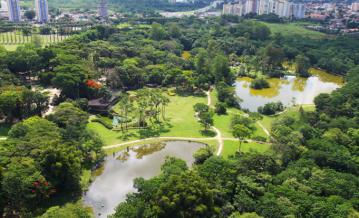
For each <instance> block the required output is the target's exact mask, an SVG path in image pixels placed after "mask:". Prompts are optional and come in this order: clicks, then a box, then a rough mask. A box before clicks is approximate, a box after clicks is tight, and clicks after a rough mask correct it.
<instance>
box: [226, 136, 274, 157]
mask: <svg viewBox="0 0 359 218" xmlns="http://www.w3.org/2000/svg"><path fill="white" fill-rule="evenodd" d="M238 148H239V142H238V141H233V140H225V141H224V147H223V151H222V156H223V157H224V158H227V157H228V156H229V155H233V154H235V153H236V151H237V150H238ZM269 149H270V144H259V143H256V142H248V143H245V142H242V148H241V150H242V151H243V152H249V151H251V150H253V151H257V152H260V153H264V152H266V151H268V150H269Z"/></svg>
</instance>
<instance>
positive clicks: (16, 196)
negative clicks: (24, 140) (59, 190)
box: [1, 157, 52, 212]
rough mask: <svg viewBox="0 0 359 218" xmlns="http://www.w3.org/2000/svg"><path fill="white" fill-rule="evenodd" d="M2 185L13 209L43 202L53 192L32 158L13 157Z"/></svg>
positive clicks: (19, 209)
mask: <svg viewBox="0 0 359 218" xmlns="http://www.w3.org/2000/svg"><path fill="white" fill-rule="evenodd" d="M1 186H2V189H3V191H4V196H5V199H6V200H7V202H8V207H9V208H10V209H11V210H14V211H16V212H20V211H21V210H22V209H23V208H33V207H35V206H37V204H38V203H43V201H44V200H46V199H47V198H48V197H49V196H50V194H51V193H52V188H51V184H50V183H49V182H48V181H47V180H46V179H45V177H43V176H42V175H41V172H40V171H39V170H38V169H36V167H35V161H34V160H33V159H31V158H26V157H24V158H16V157H14V158H12V160H11V162H10V163H9V164H8V165H7V169H6V171H5V172H4V173H3V179H2V181H1Z"/></svg>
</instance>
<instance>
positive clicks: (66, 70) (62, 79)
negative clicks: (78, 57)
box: [52, 64, 87, 99]
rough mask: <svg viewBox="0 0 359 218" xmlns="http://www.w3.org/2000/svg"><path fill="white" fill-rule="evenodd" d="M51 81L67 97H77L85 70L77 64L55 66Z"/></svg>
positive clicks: (83, 81) (84, 78)
mask: <svg viewBox="0 0 359 218" xmlns="http://www.w3.org/2000/svg"><path fill="white" fill-rule="evenodd" d="M54 70H55V77H54V78H53V79H52V83H53V84H54V86H55V87H56V88H59V89H61V91H62V94H63V95H65V96H66V97H69V98H74V99H76V98H79V97H80V89H81V88H83V87H84V83H85V80H86V77H87V75H86V70H85V69H84V67H83V66H81V65H78V64H65V65H60V66H57V67H56V68H55V69H54Z"/></svg>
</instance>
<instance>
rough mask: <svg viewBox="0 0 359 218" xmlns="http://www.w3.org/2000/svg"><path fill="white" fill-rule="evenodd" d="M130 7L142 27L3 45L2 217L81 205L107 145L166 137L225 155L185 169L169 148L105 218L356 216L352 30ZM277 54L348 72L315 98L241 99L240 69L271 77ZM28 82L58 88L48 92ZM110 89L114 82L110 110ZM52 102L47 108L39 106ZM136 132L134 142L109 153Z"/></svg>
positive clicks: (280, 70) (358, 80)
mask: <svg viewBox="0 0 359 218" xmlns="http://www.w3.org/2000/svg"><path fill="white" fill-rule="evenodd" d="M131 19H132V18H131ZM133 19H135V21H136V22H138V23H145V24H146V25H151V28H142V27H136V26H133V28H122V29H121V31H118V26H111V25H109V26H106V25H104V26H102V25H99V26H96V27H93V28H91V29H90V30H88V31H85V32H82V33H80V34H78V35H76V36H74V37H70V38H69V39H68V40H65V41H64V42H62V43H56V44H51V45H50V46H47V47H45V48H44V47H41V46H39V43H38V42H37V41H34V42H33V43H31V44H27V45H25V46H19V47H18V48H16V50H15V51H7V50H6V49H3V48H0V66H1V68H0V78H1V80H0V117H1V120H4V121H5V122H6V123H7V124H8V125H12V127H11V129H10V131H9V132H8V134H7V135H8V136H7V139H5V140H1V142H0V169H1V170H0V214H1V215H3V214H6V215H8V216H19V217H36V216H40V215H41V214H43V213H45V212H46V213H45V215H44V216H45V217H51V216H55V217H56V216H60V215H59V214H64V215H66V216H67V214H77V215H78V216H79V217H87V216H88V213H87V210H86V208H82V207H76V205H74V204H72V203H71V204H70V205H66V203H70V202H76V201H77V198H79V197H80V196H81V191H83V190H84V189H86V187H87V186H88V182H89V180H91V179H90V178H91V177H90V173H89V172H90V171H92V170H93V169H95V168H98V167H99V166H100V165H101V164H102V161H103V158H104V152H103V147H104V144H105V145H113V144H117V143H122V142H124V141H130V140H133V139H141V138H150V137H157V136H171V137H174V136H176V137H185V138H186V139H188V138H194V139H193V140H197V138H198V140H199V141H203V142H208V144H211V145H213V146H214V147H215V146H220V147H219V148H221V149H223V153H222V157H221V156H214V155H212V154H213V153H214V150H213V151H209V150H203V149H202V150H201V151H200V152H199V153H197V154H196V164H195V166H194V167H193V168H192V169H188V168H187V166H186V165H185V164H184V161H181V160H178V159H175V158H168V159H167V161H166V162H165V164H164V166H163V167H162V172H161V173H160V174H159V175H158V176H156V177H154V178H150V179H143V178H139V179H136V181H135V186H134V187H136V189H137V192H136V193H133V194H129V195H128V196H127V197H126V200H125V201H124V202H122V203H121V204H120V205H119V206H118V207H117V209H116V213H115V214H114V215H113V217H126V218H127V217H176V216H181V217H230V216H231V215H232V214H233V216H232V217H236V216H237V215H238V213H241V214H243V213H252V214H253V213H255V214H257V215H259V216H263V217H276V218H277V217H278V218H283V217H340V218H341V217H343V218H344V217H354V216H356V214H357V211H358V209H359V208H358V205H357V196H358V194H357V190H359V185H358V184H359V183H358V181H357V177H358V174H359V173H358V169H359V167H358V161H357V156H358V149H357V145H358V143H359V141H358V138H359V137H358V135H359V133H358V128H359V126H358V119H359V118H358V110H359V108H358V105H359V103H358V96H359V94H358V88H357V87H358V84H359V77H358V75H359V69H358V67H357V65H358V64H359V59H358V57H359V55H358V54H359V53H358V52H359V44H358V40H357V39H355V38H349V37H345V36H339V37H336V38H333V39H332V38H326V37H324V38H321V37H312V36H309V35H308V36H307V35H306V34H305V32H304V31H303V32H304V33H303V34H300V35H293V34H282V35H278V34H272V33H273V32H271V30H270V28H269V27H268V26H267V24H264V23H261V22H256V21H248V20H237V21H236V20H234V21H233V20H231V19H230V18H228V17H220V18H206V19H197V18H194V17H188V18H183V19H176V20H174V19H166V18H158V17H153V18H152V17H151V14H147V15H146V16H145V17H142V18H138V19H137V20H136V18H133ZM155 21H158V22H155ZM116 22H117V23H120V22H121V21H116ZM126 22H127V21H126ZM278 25H279V24H278ZM272 28H273V27H272ZM311 34H312V33H311ZM184 51H186V52H188V53H187V55H186V56H185V57H183V56H182V55H183V52H184ZM188 54H190V55H188ZM285 60H288V63H293V62H296V63H302V64H303V63H304V65H305V66H304V67H303V68H302V69H297V70H298V71H297V73H298V74H303V73H305V72H306V71H307V70H308V67H309V65H310V66H314V67H319V68H322V69H325V70H328V71H331V72H333V73H336V74H342V75H346V80H347V84H345V86H344V87H343V88H341V89H338V90H336V91H335V92H333V93H332V94H321V95H319V96H318V97H317V98H316V99H315V110H313V108H306V107H303V108H301V107H298V108H294V109H288V111H285V112H283V113H282V114H280V115H278V116H276V117H269V116H264V118H263V120H260V119H259V118H260V115H259V114H257V113H248V115H247V114H245V113H244V112H243V111H241V110H240V99H239V98H238V97H237V96H236V95H235V94H236V93H235V89H234V87H233V83H234V82H235V78H236V76H237V74H240V75H245V74H246V73H247V72H256V73H257V72H258V74H263V75H264V76H266V77H279V76H281V75H283V74H284V73H285V72H286V70H285V68H284V67H283V62H284V61H285ZM242 63H244V64H243V65H242ZM231 66H233V68H231ZM236 69H238V70H239V71H240V72H236ZM303 75H304V74H303ZM34 84H36V86H34ZM39 86H40V87H54V88H57V89H58V90H59V92H58V94H56V95H55V94H53V93H52V94H51V93H50V94H49V96H47V94H45V93H42V92H40V91H39V90H40V89H39V90H38V89H37V88H35V87H39ZM149 87H151V88H149ZM210 89H214V91H213V93H210V95H211V96H212V97H214V98H211V100H212V101H211V105H208V106H206V104H207V98H206V96H205V95H204V92H206V91H207V90H210ZM49 90H52V91H54V89H49ZM111 90H119V91H120V92H121V96H120V99H119V102H118V104H116V105H115V107H112V108H110V106H109V105H111V104H112V103H114V102H115V100H113V99H114V97H116V94H115V93H111V92H110V91H111ZM50 97H51V102H50ZM91 100H95V101H91ZM112 100H113V101H112ZM93 102H95V103H96V102H97V103H98V104H93ZM50 103H51V104H52V105H54V106H55V107H54V110H50V111H49V113H50V114H49V115H47V116H45V115H44V114H45V111H47V109H48V108H49V104H50ZM88 103H89V104H88ZM90 103H92V104H90ZM216 105H217V106H216ZM271 106H273V105H269V106H268V108H269V110H268V111H270V110H272V109H273V108H272V107H271ZM276 106H278V105H276ZM50 109H51V108H50ZM219 109H221V110H219ZM224 109H225V110H224ZM277 109H278V107H277ZM277 109H276V108H274V112H276V111H278V110H277ZM307 109H308V110H307ZM213 110H216V112H217V113H218V114H220V115H218V114H213V113H212V111H213ZM88 111H91V112H94V111H101V112H102V115H101V116H100V117H99V119H100V120H102V121H103V123H106V124H105V125H106V126H108V125H110V123H111V122H112V118H113V117H119V120H117V121H119V124H118V125H117V126H115V127H113V128H112V129H110V128H106V127H105V126H104V125H103V124H101V123H98V122H90V123H89V121H91V119H93V118H94V117H92V116H91V119H90V115H89V113H88ZM264 111H267V110H266V108H263V112H264ZM195 112H197V117H196V116H195V114H196V113H195ZM265 113H266V112H265ZM267 114H268V113H267ZM98 116H99V115H98ZM95 118H96V117H95ZM198 118H199V119H198ZM199 121H200V122H199ZM261 123H262V124H263V125H264V126H265V127H267V129H270V130H271V136H270V137H267V136H266V134H265V131H264V129H263V128H261V126H260V124H261ZM201 124H202V126H201ZM211 125H214V126H215V127H217V128H218V129H219V130H220V132H222V136H223V138H222V139H223V140H224V146H223V147H222V144H221V143H218V141H222V140H221V138H220V137H218V138H214V137H213V136H214V135H213V134H212V135H211V134H208V133H211V132H210V131H209V130H210V126H211ZM6 128H7V127H5V129H6ZM212 129H214V128H212ZM203 130H206V131H203ZM4 132H6V130H5V131H4ZM4 134H6V133H4ZM98 135H100V136H98ZM100 137H101V138H102V139H103V140H104V142H102V140H101V138H100ZM248 138H251V139H253V140H250V141H249V140H248V141H249V142H248V143H246V142H244V141H245V140H247V139H248ZM254 141H267V142H266V143H263V144H259V143H257V142H254ZM136 143H145V142H144V141H137V142H133V143H129V144H128V145H127V144H122V146H118V147H116V146H114V147H112V148H113V149H111V147H107V152H110V151H114V150H116V149H122V148H124V147H125V146H132V145H133V144H136ZM251 149H253V150H254V151H251ZM238 150H239V151H238ZM218 151H220V149H218ZM237 151H238V152H237ZM223 156H224V157H223ZM59 198H60V199H63V201H62V202H61V204H60V203H59V201H58V199H59ZM60 205H61V206H60ZM54 207H55V208H54ZM255 214H254V216H256V215H255Z"/></svg>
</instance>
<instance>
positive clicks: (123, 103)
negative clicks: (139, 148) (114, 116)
mask: <svg viewBox="0 0 359 218" xmlns="http://www.w3.org/2000/svg"><path fill="white" fill-rule="evenodd" d="M120 99H121V100H120V102H119V103H120V108H121V113H120V114H121V128H122V129H123V123H125V130H127V124H128V121H129V120H130V118H129V116H128V113H129V111H131V109H132V108H133V104H132V100H131V98H129V96H128V94H123V95H121V96H120Z"/></svg>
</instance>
